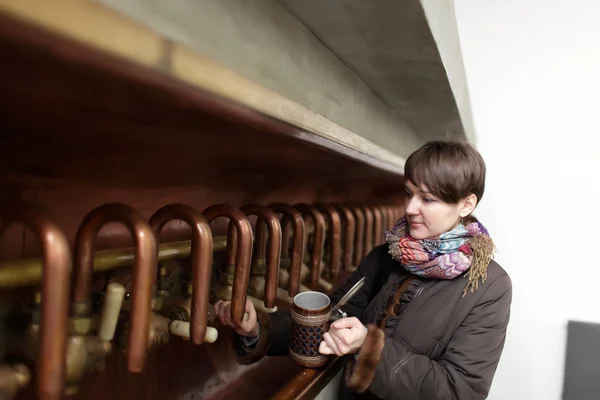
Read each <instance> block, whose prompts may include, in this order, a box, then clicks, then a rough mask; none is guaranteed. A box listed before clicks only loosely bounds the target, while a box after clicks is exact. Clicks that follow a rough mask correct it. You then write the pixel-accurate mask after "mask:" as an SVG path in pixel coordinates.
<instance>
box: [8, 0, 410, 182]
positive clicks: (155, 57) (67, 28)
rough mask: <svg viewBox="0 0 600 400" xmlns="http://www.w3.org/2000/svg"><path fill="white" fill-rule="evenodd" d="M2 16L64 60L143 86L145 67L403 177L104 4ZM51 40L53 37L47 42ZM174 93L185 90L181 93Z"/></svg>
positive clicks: (389, 161) (36, 5) (23, 6)
mask: <svg viewBox="0 0 600 400" xmlns="http://www.w3.org/2000/svg"><path fill="white" fill-rule="evenodd" d="M0 12H2V13H4V18H3V19H2V24H3V25H6V24H7V23H8V22H7V19H10V18H15V19H18V20H21V21H23V22H26V23H31V24H34V25H36V26H38V27H39V28H41V29H43V30H44V31H45V32H46V33H43V31H40V34H39V35H38V36H40V37H31V36H32V35H29V36H30V37H28V38H27V40H28V41H33V42H35V43H37V44H38V45H41V46H51V47H54V49H55V51H56V50H58V51H59V52H60V53H61V55H62V56H63V57H65V56H66V57H67V58H71V59H72V58H77V61H78V62H88V63H93V64H94V65H96V66H98V67H100V68H102V67H104V68H110V67H109V65H108V64H109V63H111V64H113V65H112V68H116V65H114V64H118V62H117V59H118V60H120V61H122V62H124V61H127V62H129V64H130V65H128V67H125V66H124V65H121V66H120V69H121V73H129V74H134V75H137V77H138V79H141V75H144V74H143V73H142V72H141V71H135V72H134V71H133V66H132V65H131V64H133V65H135V66H138V67H144V68H145V69H146V70H147V71H146V75H148V72H149V71H148V70H152V73H153V74H154V75H155V76H153V77H152V78H150V77H148V76H146V77H145V78H146V79H151V80H153V81H154V84H155V85H158V86H163V89H166V86H170V88H171V90H173V86H176V85H177V83H179V84H181V83H185V84H187V85H189V87H188V88H187V91H188V92H191V93H188V96H201V95H200V94H199V93H198V92H203V95H207V94H212V95H216V96H218V97H220V98H222V99H226V100H228V101H230V102H234V103H236V104H239V105H242V106H244V108H246V109H249V110H253V111H256V112H258V113H260V114H262V115H263V116H265V117H270V118H273V119H276V120H278V121H281V122H283V123H285V124H287V125H288V127H287V128H288V129H290V128H292V129H293V132H289V134H293V135H295V137H296V138H297V139H300V140H303V141H305V142H310V143H313V144H316V145H319V146H324V147H327V148H329V149H330V150H332V151H336V152H339V153H342V154H345V155H346V156H350V157H353V158H355V159H357V160H360V161H362V162H364V163H368V164H371V165H373V166H375V167H377V168H379V169H382V170H386V171H388V172H391V173H394V174H398V175H400V174H402V169H403V165H404V159H403V158H402V157H399V156H397V155H395V154H393V153H391V152H389V151H388V150H386V149H384V148H382V147H380V146H378V145H376V144H374V143H372V142H370V141H368V140H367V139H364V138H362V137H361V136H359V135H357V134H355V133H353V132H351V131H349V130H347V129H345V128H344V127H342V126H340V125H338V124H336V123H334V122H333V121H330V120H328V119H327V118H325V117H323V116H321V115H318V114H316V113H314V112H312V111H311V110H309V109H307V108H305V107H303V106H301V105H299V104H297V103H294V102H293V101H290V100H288V99H286V98H284V97H283V96H280V95H278V94H277V93H274V92H272V91H270V90H267V89H265V88H263V87H261V86H259V85H257V84H255V83H253V82H251V81H249V80H248V79H246V78H244V77H242V76H240V75H238V74H236V73H235V72H233V71H231V70H230V69H228V68H225V67H223V66H221V65H219V64H218V63H216V62H214V61H212V60H210V59H208V58H206V57H203V56H202V55H200V54H198V53H195V52H193V51H191V50H189V49H188V48H186V47H184V46H182V45H180V44H177V43H173V42H172V41H170V40H168V39H166V38H164V37H162V36H160V35H159V34H157V33H155V32H153V31H151V30H150V29H148V28H145V27H143V26H140V25H138V24H137V23H135V22H132V21H130V20H128V19H127V18H125V17H123V16H121V15H119V14H118V13H116V12H114V11H112V10H110V9H107V8H105V7H103V6H102V5H99V4H97V3H94V2H92V1H89V0H54V1H52V2H47V1H45V0H19V1H14V0H12V1H11V0H0ZM11 25H13V24H11ZM11 30H12V32H10V31H11ZM2 33H3V35H4V36H12V37H13V38H14V35H15V32H14V29H11V27H10V26H8V27H6V26H3V30H2ZM51 33H52V34H54V35H58V36H56V37H51V36H53V35H51ZM61 38H62V39H61ZM21 39H23V38H21ZM59 42H62V43H59ZM67 42H69V43H67ZM93 50H95V51H97V52H98V51H101V52H104V53H105V54H106V55H110V56H113V59H111V61H108V60H107V59H104V60H102V61H101V60H99V59H98V56H97V55H96V56H95V57H94V56H93V55H92V53H93ZM75 54H76V56H75ZM4 59H6V58H4ZM126 70H127V72H126ZM157 72H159V73H160V75H161V77H160V78H158V76H156V75H158V74H157ZM165 78H171V79H165ZM146 83H148V82H146ZM181 86H183V85H181ZM179 90H180V91H181V92H183V91H184V89H183V88H182V87H180V88H179Z"/></svg>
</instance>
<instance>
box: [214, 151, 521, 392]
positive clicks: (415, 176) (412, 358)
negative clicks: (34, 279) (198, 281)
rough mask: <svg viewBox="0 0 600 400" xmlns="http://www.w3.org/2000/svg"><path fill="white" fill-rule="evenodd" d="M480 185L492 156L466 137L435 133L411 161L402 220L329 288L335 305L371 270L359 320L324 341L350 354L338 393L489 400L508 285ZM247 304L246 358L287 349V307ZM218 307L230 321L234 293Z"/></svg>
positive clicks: (340, 325) (327, 348) (355, 312)
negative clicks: (265, 309)
mask: <svg viewBox="0 0 600 400" xmlns="http://www.w3.org/2000/svg"><path fill="white" fill-rule="evenodd" d="M484 187H485V163H484V161H483V159H482V157H481V155H480V154H479V153H478V152H477V150H475V149H474V148H473V147H472V146H470V145H469V144H466V143H454V142H431V143H428V144H426V145H424V146H423V147H421V148H420V149H418V150H417V151H416V152H414V153H413V154H412V155H411V156H410V157H409V158H408V160H407V161H406V165H405V188H406V200H405V205H404V207H405V208H404V211H405V217H403V218H402V219H401V220H399V221H398V222H397V223H396V224H395V225H394V227H393V228H392V230H391V231H389V232H386V235H385V236H386V242H387V244H386V245H381V246H379V247H376V248H375V249H373V250H372V251H371V252H370V253H369V254H368V255H367V256H366V257H365V258H364V260H363V261H362V262H361V263H360V266H359V267H358V269H357V270H356V271H355V272H354V274H353V275H352V276H351V277H350V279H349V280H348V282H346V284H344V285H343V286H342V287H340V288H339V289H338V290H336V291H335V293H334V294H332V295H331V299H332V301H333V302H336V301H337V300H339V299H340V298H341V297H342V295H343V294H344V293H346V292H347V291H348V290H349V289H350V288H351V287H352V285H354V283H355V282H357V281H358V280H359V279H361V278H362V277H363V276H366V282H365V285H364V286H363V288H362V290H361V291H360V292H359V293H358V294H357V295H355V296H354V297H353V298H352V300H351V301H350V303H349V304H347V305H346V307H345V311H346V312H347V313H348V315H351V316H352V317H348V318H343V319H340V320H338V321H336V322H334V323H332V324H331V328H330V330H329V332H328V333H326V334H325V335H324V341H323V342H322V343H321V347H320V349H319V351H320V352H321V353H323V354H336V355H338V356H342V355H351V356H350V357H348V364H347V365H346V371H345V377H346V379H345V382H343V383H342V384H341V385H340V389H339V393H338V398H339V399H353V398H363V396H364V397H365V398H369V397H370V398H381V399H403V400H436V399H440V400H441V399H444V400H447V399H460V400H468V399H485V398H486V397H487V395H488V392H489V389H490V385H491V383H492V379H493V376H494V373H495V371H496V367H497V365H498V361H499V359H500V355H501V353H502V349H503V346H504V340H505V335H506V328H507V325H508V321H509V314H510V304H511V295H512V286H511V281H510V278H509V277H508V275H507V274H506V272H505V271H504V270H503V269H502V268H501V267H500V266H499V265H498V264H497V263H496V262H495V261H493V260H492V257H493V252H494V244H493V242H492V240H491V238H490V236H489V234H488V232H487V230H486V229H485V228H484V227H483V225H481V224H480V223H479V222H478V221H477V220H475V219H473V218H472V217H470V215H471V213H472V212H473V210H474V209H475V207H476V206H477V204H478V203H479V201H480V200H481V198H482V196H483V192H484ZM469 217H470V218H469ZM467 219H469V220H470V222H469V223H466V222H465V221H466V220H467ZM246 310H247V312H248V313H249V315H250V318H249V320H248V321H247V322H246V323H245V324H244V325H243V326H242V327H241V328H237V329H236V332H237V333H238V335H240V337H241V340H240V341H239V342H240V343H239V344H240V345H239V351H238V352H239V354H240V360H241V362H242V363H252V362H255V361H257V360H258V359H260V358H261V357H263V356H264V355H285V354H287V353H288V345H289V342H290V334H291V326H290V317H289V313H284V312H278V313H274V314H270V315H268V316H267V315H263V314H258V315H257V314H256V312H255V310H254V308H253V307H252V303H250V302H248V306H247V309H246ZM215 312H216V313H217V314H218V315H219V318H220V320H221V322H222V323H224V324H227V325H229V326H233V324H232V323H231V317H230V305H229V302H219V303H217V304H216V305H215ZM365 392H366V393H367V395H361V394H360V393H365Z"/></svg>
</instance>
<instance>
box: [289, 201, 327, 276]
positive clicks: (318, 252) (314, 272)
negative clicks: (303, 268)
mask: <svg viewBox="0 0 600 400" xmlns="http://www.w3.org/2000/svg"><path fill="white" fill-rule="evenodd" d="M294 207H295V208H296V209H297V210H298V211H300V212H301V213H302V217H303V218H305V217H310V218H312V221H313V227H314V235H315V236H314V237H315V243H314V248H313V254H312V258H311V263H310V283H311V285H313V286H315V285H317V284H318V283H319V278H320V277H321V257H322V254H323V245H324V239H325V238H324V235H323V233H324V230H325V218H323V215H322V214H321V213H320V212H319V211H318V210H317V209H316V208H315V207H313V206H311V205H308V204H296V205H295V206H294ZM305 232H306V230H305ZM305 236H306V235H305Z"/></svg>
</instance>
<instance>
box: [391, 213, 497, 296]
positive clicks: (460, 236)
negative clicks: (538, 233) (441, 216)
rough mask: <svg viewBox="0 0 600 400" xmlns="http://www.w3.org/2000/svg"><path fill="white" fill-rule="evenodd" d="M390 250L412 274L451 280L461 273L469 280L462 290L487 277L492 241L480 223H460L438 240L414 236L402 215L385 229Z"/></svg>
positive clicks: (491, 254)
mask: <svg viewBox="0 0 600 400" xmlns="http://www.w3.org/2000/svg"><path fill="white" fill-rule="evenodd" d="M385 240H386V242H387V243H388V248H389V250H388V251H389V253H390V255H391V256H392V258H393V259H394V260H396V261H398V262H399V263H400V264H401V265H402V266H403V267H404V269H406V270H407V271H408V272H410V273H411V274H414V275H417V276H421V277H425V278H434V279H454V278H456V277H458V276H460V275H462V274H465V272H466V274H465V277H467V278H468V280H469V282H468V283H467V286H466V287H465V290H464V293H463V294H466V293H467V292H468V291H469V290H471V292H474V291H475V290H477V289H478V287H479V281H480V280H481V283H482V284H483V283H484V282H485V280H486V278H487V267H488V265H489V263H490V261H491V260H492V258H493V256H494V251H495V247H494V242H493V241H492V239H491V238H490V235H489V233H488V231H487V229H485V227H484V226H483V225H482V224H481V223H479V222H472V223H470V224H468V225H467V226H464V225H463V224H462V223H460V224H458V226H457V227H456V228H454V229H452V230H451V231H448V232H445V233H443V234H441V235H440V237H439V238H438V239H422V240H417V239H413V238H412V237H411V236H410V233H409V226H408V224H407V222H406V218H404V217H402V218H401V219H400V220H399V221H398V222H396V224H395V225H394V227H393V228H392V229H391V230H390V231H386V232H385Z"/></svg>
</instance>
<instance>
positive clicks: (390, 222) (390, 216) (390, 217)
mask: <svg viewBox="0 0 600 400" xmlns="http://www.w3.org/2000/svg"><path fill="white" fill-rule="evenodd" d="M382 208H383V212H384V213H385V215H386V216H387V223H386V225H385V226H384V230H385V231H389V230H390V229H392V226H394V224H395V223H396V220H395V219H394V210H392V207H391V206H389V205H387V206H383V207H382Z"/></svg>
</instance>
